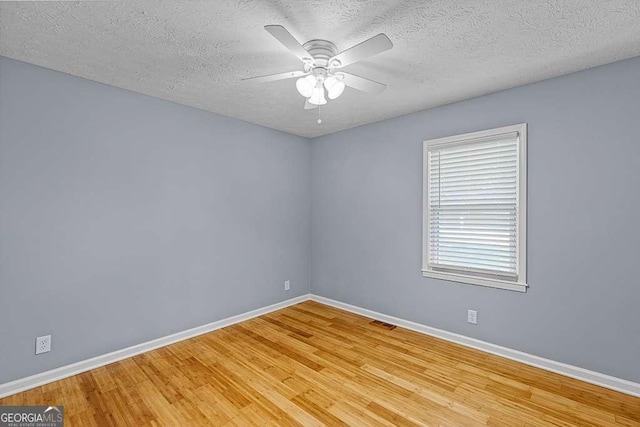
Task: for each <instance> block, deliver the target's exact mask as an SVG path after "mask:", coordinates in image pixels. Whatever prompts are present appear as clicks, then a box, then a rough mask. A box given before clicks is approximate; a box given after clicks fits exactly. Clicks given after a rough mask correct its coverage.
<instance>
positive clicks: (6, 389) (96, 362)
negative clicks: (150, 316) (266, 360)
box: [0, 294, 310, 398]
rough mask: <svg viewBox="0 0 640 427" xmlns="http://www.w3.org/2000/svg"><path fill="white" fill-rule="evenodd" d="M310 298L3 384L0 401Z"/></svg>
mask: <svg viewBox="0 0 640 427" xmlns="http://www.w3.org/2000/svg"><path fill="white" fill-rule="evenodd" d="M309 298H310V295H309V294H306V295H302V296H299V297H296V298H291V299H288V300H286V301H282V302H279V303H276V304H272V305H269V306H266V307H262V308H258V309H256V310H252V311H248V312H246V313H242V314H238V315H236V316H232V317H227V318H226V319H222V320H218V321H217V322H212V323H208V324H206V325H202V326H198V327H195V328H192V329H188V330H186V331H182V332H177V333H175V334H172V335H167V336H166V337H162V338H158V339H155V340H152V341H147V342H145V343H142V344H137V345H134V346H131V347H127V348H123V349H122V350H116V351H114V352H111V353H107V354H103V355H101V356H96V357H93V358H91V359H87V360H82V361H80V362H76V363H72V364H70V365H66V366H61V367H60V368H56V369H52V370H50V371H46V372H41V373H39V374H35V375H31V376H29V377H26V378H21V379H18V380H15V381H11V382H8V383H4V384H0V398H2V397H6V396H10V395H12V394H15V393H19V392H21V391H25V390H29V389H31V388H34V387H38V386H41V385H44V384H48V383H50V382H53V381H57V380H61V379H63V378H67V377H70V376H73V375H77V374H80V373H82V372H86V371H89V370H91V369H95V368H99V367H100V366H104V365H108V364H110V363H114V362H117V361H119V360H122V359H126V358H128V357H132V356H135V355H138V354H141V353H145V352H147V351H150V350H154V349H156V348H160V347H164V346H167V345H169V344H173V343H176V342H178V341H183V340H186V339H189V338H193V337H195V336H198V335H202V334H206V333H208V332H211V331H215V330H216V329H221V328H224V327H227V326H231V325H235V324H236V323H240V322H244V321H245V320H249V319H253V318H254V317H258V316H262V315H263V314H267V313H271V312H272V311H276V310H280V309H282V308H285V307H289V306H291V305H294V304H298V303H300V302H303V301H307V300H308V299H309Z"/></svg>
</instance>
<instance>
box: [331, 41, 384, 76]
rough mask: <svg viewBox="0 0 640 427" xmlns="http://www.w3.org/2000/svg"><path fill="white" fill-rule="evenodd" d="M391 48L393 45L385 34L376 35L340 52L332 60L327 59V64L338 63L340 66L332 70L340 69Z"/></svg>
mask: <svg viewBox="0 0 640 427" xmlns="http://www.w3.org/2000/svg"><path fill="white" fill-rule="evenodd" d="M392 47H393V43H391V40H389V37H387V36H386V35H385V34H382V33H380V34H378V35H377V36H373V37H371V38H370V39H369V40H365V41H363V42H362V43H360V44H357V45H355V46H353V47H351V48H349V49H347V50H345V51H343V52H340V53H339V54H337V55H336V56H334V57H333V58H331V59H329V64H331V63H332V62H333V61H334V60H336V59H337V60H338V61H340V65H337V66H335V67H332V68H340V67H344V66H346V65H349V64H353V63H354V62H357V61H360V60H362V59H365V58H368V57H370V56H373V55H377V54H379V53H381V52H384V51H385V50H389V49H391V48H392Z"/></svg>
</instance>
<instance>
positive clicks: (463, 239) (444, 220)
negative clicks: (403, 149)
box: [423, 127, 526, 290]
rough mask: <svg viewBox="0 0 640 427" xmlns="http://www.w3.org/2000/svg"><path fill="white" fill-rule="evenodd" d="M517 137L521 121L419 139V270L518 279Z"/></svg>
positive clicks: (486, 278) (487, 281)
mask: <svg viewBox="0 0 640 427" xmlns="http://www.w3.org/2000/svg"><path fill="white" fill-rule="evenodd" d="M525 129H526V128H525ZM523 138H524V135H523V129H522V127H508V128H502V129H496V130H495V131H483V132H479V133H476V134H467V135H462V136H460V137H452V138H444V139H443V140H444V141H443V140H435V141H431V142H430V141H427V142H426V143H425V151H426V153H425V154H426V158H425V162H426V169H425V179H426V183H425V186H426V195H425V198H426V203H425V205H426V206H425V209H426V212H425V213H426V218H425V222H426V224H425V228H426V234H427V235H426V239H425V240H426V242H425V243H426V247H425V261H426V266H423V271H425V270H426V272H431V273H435V274H438V273H440V274H441V275H444V276H446V275H447V274H452V275H455V277H454V280H455V279H456V278H458V279H459V278H460V277H459V276H470V277H472V278H477V279H476V280H475V281H473V280H472V281H470V283H475V284H485V285H486V284H489V285H492V284H495V283H500V282H502V283H503V284H504V283H505V282H506V283H512V284H520V285H522V284H524V278H523V277H522V272H523V269H522V268H521V267H522V266H521V257H520V255H521V252H523V250H522V248H523V245H522V243H524V242H523V241H522V240H523V237H524V235H523V233H522V229H521V227H522V226H523V224H522V223H521V222H523V221H522V220H521V219H522V218H524V215H523V212H521V209H523V208H524V207H523V206H521V200H522V197H521V196H523V194H521V192H522V191H523V190H526V187H523V186H522V185H521V172H522V170H521V169H522V167H521V163H522V162H521V161H522V160H523V159H521V155H522V154H521V153H522V150H521V144H523V143H524V141H522V140H523ZM444 278H447V277H444ZM448 278H451V277H448ZM458 281H460V280H458ZM478 281H479V282H480V283H478ZM525 286H526V285H525ZM498 287H504V286H498ZM519 290H522V289H519Z"/></svg>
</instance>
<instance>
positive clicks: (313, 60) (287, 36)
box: [243, 25, 393, 110]
mask: <svg viewBox="0 0 640 427" xmlns="http://www.w3.org/2000/svg"><path fill="white" fill-rule="evenodd" d="M264 28H265V30H267V31H268V32H269V33H270V34H271V35H272V36H273V37H275V38H276V39H277V40H278V41H279V42H280V43H282V45H284V46H285V47H286V48H287V49H289V51H290V52H291V53H293V54H294V55H295V56H297V57H298V58H299V59H300V60H301V61H302V64H303V68H304V71H290V72H286V73H278V74H270V75H267V76H260V77H252V78H248V79H243V80H253V81H257V82H270V81H276V80H283V79H290V78H295V77H297V78H298V79H297V80H296V89H297V91H298V93H299V94H300V95H302V96H303V97H304V98H306V100H305V106H304V108H305V109H307V110H308V109H312V108H317V107H318V106H319V105H325V104H326V103H327V99H326V98H327V97H328V98H329V99H332V100H333V99H336V98H338V97H339V96H340V95H342V92H344V89H345V87H347V86H349V87H351V88H353V89H357V90H359V91H362V92H366V93H370V94H374V95H377V94H380V93H382V91H384V89H385V88H386V87H387V85H385V84H383V83H379V82H376V81H373V80H369V79H366V78H364V77H360V76H356V75H354V74H349V73H345V72H343V71H337V70H338V69H340V68H342V67H344V66H347V65H349V64H353V63H354V62H357V61H360V60H362V59H365V58H368V57H370V56H373V55H376V54H378V53H381V52H384V51H385V50H388V49H391V48H392V47H393V44H392V43H391V40H389V38H388V37H387V36H386V35H384V34H378V35H377V36H374V37H371V38H370V39H368V40H365V41H363V42H362V43H360V44H357V45H355V46H353V47H351V48H349V49H347V50H345V51H342V52H340V53H338V49H337V47H336V45H335V44H333V43H331V42H330V41H327V40H310V41H308V42H306V43H305V44H303V45H301V44H300V43H299V42H298V41H297V40H296V39H295V38H294V37H293V36H292V35H291V33H289V32H288V31H287V30H286V29H285V28H284V27H283V26H282V25H266V26H265V27H264ZM325 91H326V97H325Z"/></svg>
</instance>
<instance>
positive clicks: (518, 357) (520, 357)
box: [311, 294, 640, 397]
mask: <svg viewBox="0 0 640 427" xmlns="http://www.w3.org/2000/svg"><path fill="white" fill-rule="evenodd" d="M311 300H313V301H316V302H319V303H321V304H326V305H330V306H332V307H336V308H339V309H341V310H345V311H350V312H352V313H355V314H359V315H361V316H366V317H370V318H372V319H375V320H381V321H383V322H386V323H391V324H393V325H397V326H400V327H403V328H405V329H410V330H412V331H415V332H420V333H423V334H426V335H431V336H433V337H436V338H441V339H443V340H447V341H450V342H453V343H456V344H461V345H464V346H467V347H472V348H475V349H477V350H481V351H484V352H487V353H491V354H495V355H497V356H501V357H505V358H507V359H511V360H515V361H516V362H521V363H524V364H526V365H530V366H535V367H536V368H541V369H545V370H547V371H551V372H555V373H557V374H561V375H565V376H567V377H571V378H575V379H577V380H581V381H585V382H588V383H591V384H595V385H598V386H601V387H606V388H609V389H611V390H615V391H619V392H621V393H625V394H630V395H632V396H636V397H640V384H638V383H634V382H632V381H628V380H623V379H621V378H616V377H612V376H610V375H605V374H601V373H599V372H594V371H589V370H587V369H583V368H579V367H577V366H572V365H567V364H566V363H561V362H556V361H554V360H550V359H545V358H543V357H539V356H534V355H532V354H528V353H524V352H522V351H518V350H512V349H510V348H506V347H502V346H499V345H495V344H491V343H488V342H485V341H480V340H477V339H475V338H470V337H466V336H464V335H459V334H455V333H453V332H447V331H443V330H442V329H437V328H432V327H431V326H426V325H422V324H419V323H415V322H411V321H409V320H404V319H400V318H397V317H393V316H388V315H386V314H382V313H378V312H376V311H372V310H368V309H366V308H361V307H357V306H354V305H351V304H346V303H344V302H340V301H335V300H332V299H329V298H325V297H321V296H319V295H314V294H311Z"/></svg>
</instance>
